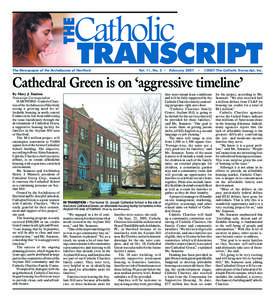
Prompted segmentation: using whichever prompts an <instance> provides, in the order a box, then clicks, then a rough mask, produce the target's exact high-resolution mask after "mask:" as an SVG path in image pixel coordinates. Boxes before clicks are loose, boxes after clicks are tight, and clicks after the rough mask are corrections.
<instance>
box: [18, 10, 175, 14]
mask: <svg viewBox="0 0 275 300" xmlns="http://www.w3.org/2000/svg"><path fill="white" fill-rule="evenodd" d="M24 12H29V13H36V12H45V11H40V10H36V11H29V10H28V11H27V10H26V11H13V13H24ZM47 12H50V13H81V14H84V13H97V14H110V13H112V14H113V13H123V14H177V13H178V11H176V10H108V11H107V10H106V11H103V10H94V11H83V10H81V11H59V10H58V11H54V10H51V11H47Z"/></svg>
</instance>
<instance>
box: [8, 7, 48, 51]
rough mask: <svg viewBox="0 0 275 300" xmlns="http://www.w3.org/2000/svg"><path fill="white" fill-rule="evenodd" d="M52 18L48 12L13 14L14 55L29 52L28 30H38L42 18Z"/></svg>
mask: <svg viewBox="0 0 275 300" xmlns="http://www.w3.org/2000/svg"><path fill="white" fill-rule="evenodd" d="M48 19H50V20H51V19H52V17H51V15H50V14H49V13H47V12H34V13H29V12H26V13H15V14H14V16H13V55H15V56H21V55H26V54H28V53H29V50H30V49H29V42H28V36H27V30H30V31H31V32H36V30H37V27H38V25H40V24H41V23H40V22H41V20H48Z"/></svg>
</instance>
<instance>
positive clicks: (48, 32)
mask: <svg viewBox="0 0 275 300" xmlns="http://www.w3.org/2000/svg"><path fill="white" fill-rule="evenodd" d="M52 29H53V26H52V20H50V19H47V20H41V21H40V25H37V30H36V31H35V32H30V33H29V38H30V41H31V44H32V48H33V49H35V50H36V51H38V53H39V52H43V51H45V50H46V48H47V47H48V46H49V45H50V43H51V42H52V40H53V35H52Z"/></svg>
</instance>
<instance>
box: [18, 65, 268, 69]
mask: <svg viewBox="0 0 275 300" xmlns="http://www.w3.org/2000/svg"><path fill="white" fill-rule="evenodd" d="M13 68H23V67H20V66H19V67H16V66H13ZM28 68H84V69H85V68H87V69H89V68H164V69H165V68H170V69H171V68H187V69H189V68H263V66H258V65H255V66H254V65H250V66H236V65H215V66H194V65H188V66H174V65H171V66H166V65H165V66H161V65H156V66H155V65H148V66H147V65H146V66H145V65H141V66H138V65H134V66H120V65H119V66H112V65H108V66H101V65H96V66H84V65H81V66H29V67H28Z"/></svg>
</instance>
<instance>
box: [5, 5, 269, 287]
mask: <svg viewBox="0 0 275 300" xmlns="http://www.w3.org/2000/svg"><path fill="white" fill-rule="evenodd" d="M188 13H189V14H190V12H184V10H163V11H157V10H153V11H151V10H148V11H146V10H143V11H138V10H135V11H119V10H116V11H106V10H105V11H93V10H85V11H81V12H80V11H77V10H76V11H66V10H64V11H54V10H53V11H44V10H43V11H40V10H35V11H31V12H28V11H26V10H20V11H15V10H14V11H13V12H12V13H11V14H10V18H11V19H12V26H13V27H12V31H13V32H12V34H13V49H12V50H13V54H12V60H13V61H12V79H11V80H12V96H11V99H10V107H11V109H10V113H11V136H12V138H11V147H10V156H11V172H12V175H11V177H12V179H11V208H10V209H11V215H12V217H11V244H12V245H11V248H12V255H11V265H12V267H11V285H12V289H13V290H25V289H26V290H28V289H78V290H80V289H171V290H172V289H181V290H185V289H187V290H190V289H191V290H199V289H204V290H207V289H209V290H215V289H221V290H223V289H224V290H229V289H235V290H238V289H240V290H241V289H244V290H262V288H263V262H264V251H263V246H264V241H263V220H264V217H263V216H264V189H263V177H264V176H263V171H264V168H263V157H264V155H263V154H264V147H263V137H264V105H265V104H264V103H265V100H266V99H265V94H264V89H263V86H264V85H263V71H264V65H263V62H264V60H263V53H264V52H263V51H264V43H263V39H262V38H261V36H260V35H257V34H254V35H250V36H249V35H248V36H247V37H246V36H243V37H240V36H241V35H240V34H238V35H237V36H236V38H234V35H231V36H229V38H227V37H226V36H224V37H222V36H221V34H220V33H219V32H213V36H211V35H210V34H209V32H208V33H207V34H205V33H204V32H203V31H202V32H198V29H194V31H192V30H191V29H189V28H187V27H186V22H190V18H191V16H190V15H188ZM186 14H187V15H186ZM202 26H203V25H202Z"/></svg>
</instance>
